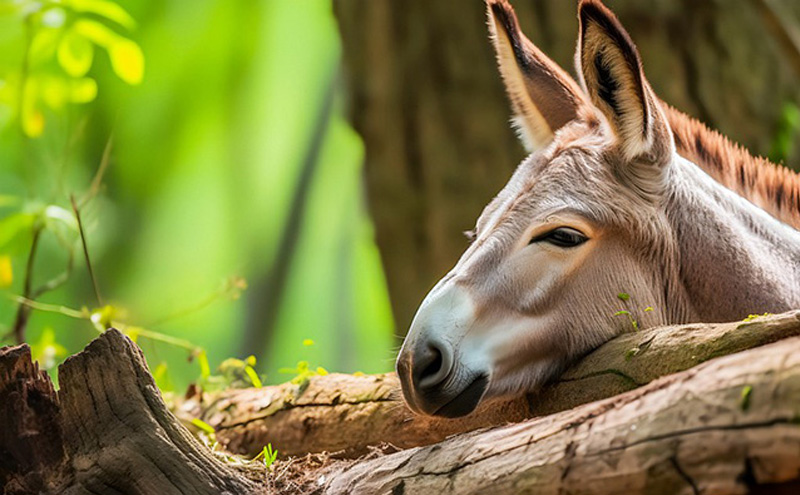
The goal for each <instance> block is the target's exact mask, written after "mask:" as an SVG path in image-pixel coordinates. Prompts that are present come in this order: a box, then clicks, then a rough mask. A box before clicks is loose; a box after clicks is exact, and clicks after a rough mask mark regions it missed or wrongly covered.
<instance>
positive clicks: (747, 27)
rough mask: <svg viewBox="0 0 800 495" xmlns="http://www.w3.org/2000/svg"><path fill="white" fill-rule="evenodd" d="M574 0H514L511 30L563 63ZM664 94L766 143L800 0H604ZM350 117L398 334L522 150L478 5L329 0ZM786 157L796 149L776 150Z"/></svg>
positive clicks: (761, 145) (573, 30) (777, 113)
mask: <svg viewBox="0 0 800 495" xmlns="http://www.w3.org/2000/svg"><path fill="white" fill-rule="evenodd" d="M576 3H577V2H575V1H564V0H515V1H513V4H514V7H515V9H516V10H517V13H518V15H519V18H520V22H521V24H522V28H523V30H524V31H525V32H526V33H527V34H528V36H529V37H530V38H531V39H532V40H533V41H534V42H535V43H536V44H537V45H538V46H539V47H540V48H542V49H543V50H544V51H545V53H547V54H548V55H550V56H551V57H552V58H553V59H554V60H556V61H557V62H558V63H559V64H561V65H562V67H564V68H565V69H568V70H571V69H572V67H573V63H572V60H573V50H574V47H575V42H576V39H577V19H576ZM606 4H607V5H608V6H609V7H611V8H612V9H613V10H614V11H615V12H616V13H617V15H618V16H619V17H620V19H621V21H622V23H623V24H624V25H625V27H626V28H627V29H628V30H629V31H630V33H631V35H632V37H633V39H634V41H635V42H636V44H637V45H638V47H639V50H640V52H641V54H642V58H643V61H644V66H645V72H646V74H647V77H648V78H649V80H650V82H651V83H652V84H653V86H654V88H655V90H656V92H657V93H658V94H659V96H661V98H662V99H664V100H665V101H666V102H668V103H670V104H672V105H674V106H675V107H677V108H678V109H680V110H682V111H684V112H686V113H688V114H689V115H692V116H695V117H697V118H699V119H701V120H702V121H704V122H705V123H706V124H708V125H710V126H711V127H712V128H716V129H718V130H720V131H721V132H723V133H724V134H725V135H727V136H729V137H731V138H732V139H734V140H736V141H738V142H740V143H742V144H744V145H745V146H747V147H748V148H749V149H751V150H752V151H753V152H755V153H757V154H762V155H763V154H767V153H769V151H770V148H771V146H772V142H773V140H774V137H775V135H776V133H777V132H778V131H777V129H778V127H779V122H780V121H781V114H782V111H783V107H784V104H785V103H787V102H791V101H794V102H796V101H798V96H800V58H799V57H800V55H799V54H800V51H798V48H797V47H798V40H800V37H798V26H800V4H798V2H793V1H791V0H726V1H720V0H653V1H647V2H642V1H641V0H607V1H606ZM334 7H335V12H336V15H337V17H338V20H339V24H340V31H341V36H342V40H343V45H344V63H345V66H346V73H347V76H348V78H347V82H348V90H349V95H350V105H349V107H350V117H351V121H352V123H353V125H354V126H355V128H356V130H357V131H358V132H359V133H360V134H361V136H362V138H363V140H364V143H365V146H366V183H367V192H368V198H369V203H370V209H371V212H372V216H373V219H374V221H375V225H376V236H377V242H378V246H379V248H380V250H381V254H382V257H383V262H384V267H385V270H386V276H387V280H388V284H389V291H390V294H391V300H392V304H393V310H394V314H395V319H396V323H397V330H398V333H401V334H402V333H404V332H405V331H406V330H407V328H408V325H409V324H410V322H411V318H412V317H413V315H414V312H415V310H416V308H417V306H418V305H419V303H420V301H421V300H422V298H423V297H424V295H425V294H426V292H427V291H428V290H429V289H430V288H431V287H432V286H433V284H434V283H435V282H436V280H437V279H439V278H440V277H441V276H442V275H443V274H444V273H445V272H446V271H447V270H448V269H449V268H450V267H451V266H453V265H454V264H455V262H456V260H457V259H458V257H459V255H460V254H461V253H462V252H463V251H464V249H465V248H466V241H465V239H464V237H463V236H462V235H461V232H463V231H465V230H469V229H471V228H472V227H473V226H474V224H475V220H476V219H477V217H478V215H479V214H480V212H481V210H482V208H483V207H484V206H485V205H486V204H487V203H488V202H489V200H490V199H491V198H492V197H493V196H494V195H495V194H496V193H497V192H498V191H499V190H500V189H501V188H502V186H503V185H504V184H505V182H506V181H507V180H508V178H509V177H510V175H511V172H512V171H513V169H514V168H515V167H516V165H517V164H518V163H519V162H520V160H521V159H522V158H523V157H524V151H523V148H522V146H521V145H520V144H519V143H518V142H517V139H516V137H515V136H514V133H513V132H512V131H511V129H510V127H509V125H508V122H509V116H510V111H509V106H508V102H507V101H506V97H505V94H504V90H503V87H502V84H501V81H500V76H499V75H498V73H497V69H496V64H495V60H494V53H493V51H492V49H491V47H490V45H489V41H488V34H487V29H486V20H485V12H484V5H483V2H481V1H477V0H474V1H468V2H465V1H463V0H437V1H435V2H431V1H428V0H379V1H369V2H367V1H359V0H335V1H334ZM788 161H789V164H790V165H791V166H793V167H794V168H795V169H797V168H798V165H800V155H799V154H798V153H794V154H793V155H790V156H789V157H788Z"/></svg>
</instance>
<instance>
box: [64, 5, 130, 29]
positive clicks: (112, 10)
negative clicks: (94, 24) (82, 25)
mask: <svg viewBox="0 0 800 495" xmlns="http://www.w3.org/2000/svg"><path fill="white" fill-rule="evenodd" d="M69 5H70V6H71V7H72V8H73V9H74V10H76V11H78V12H88V13H92V14H97V15H99V16H100V17H105V18H106V19H108V20H110V21H114V22H116V23H117V24H119V25H120V26H123V27H125V28H127V29H129V30H132V29H135V28H136V21H135V20H134V19H133V17H131V15H130V14H129V13H128V12H127V11H126V10H125V9H123V8H122V7H120V6H119V5H118V4H116V3H114V2H110V1H108V0H69Z"/></svg>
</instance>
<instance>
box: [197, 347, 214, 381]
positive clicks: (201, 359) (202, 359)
mask: <svg viewBox="0 0 800 495" xmlns="http://www.w3.org/2000/svg"><path fill="white" fill-rule="evenodd" d="M197 364H199V365H200V376H201V377H203V378H204V379H205V378H208V377H209V376H211V367H210V366H209V365H208V355H207V354H206V351H200V352H198V353H197Z"/></svg>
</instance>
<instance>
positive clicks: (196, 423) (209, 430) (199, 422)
mask: <svg viewBox="0 0 800 495" xmlns="http://www.w3.org/2000/svg"><path fill="white" fill-rule="evenodd" d="M192 425H194V426H196V427H197V428H199V429H201V430H203V431H204V432H206V433H208V434H209V435H213V434H214V433H216V431H215V430H214V427H213V426H211V425H210V424H208V423H206V422H205V421H203V420H202V419H198V418H194V419H193V420H192Z"/></svg>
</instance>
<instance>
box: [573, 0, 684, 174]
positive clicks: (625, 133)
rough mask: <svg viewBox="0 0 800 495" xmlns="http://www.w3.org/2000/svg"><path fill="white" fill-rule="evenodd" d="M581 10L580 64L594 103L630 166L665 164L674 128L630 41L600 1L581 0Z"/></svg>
mask: <svg viewBox="0 0 800 495" xmlns="http://www.w3.org/2000/svg"><path fill="white" fill-rule="evenodd" d="M578 9H579V13H578V17H579V19H580V38H579V41H578V53H577V57H576V58H577V61H576V62H577V65H578V67H579V71H578V72H579V73H580V74H581V75H582V77H583V85H584V87H585V88H586V92H587V94H588V95H589V98H590V99H591V100H592V103H593V104H594V105H595V106H596V107H597V108H598V109H599V110H600V111H601V112H602V113H603V114H604V115H605V116H606V119H607V120H608V122H609V123H610V124H611V127H612V130H613V131H614V134H616V136H617V138H618V140H619V144H620V145H621V148H622V151H623V154H624V155H625V157H626V158H627V159H628V160H633V159H634V158H637V157H638V158H647V159H648V160H647V161H649V162H651V163H655V162H662V163H663V161H664V160H666V159H667V158H668V156H671V154H669V153H668V152H669V151H670V149H671V143H672V139H671V132H670V129H669V124H668V122H667V119H666V116H665V115H664V113H663V111H662V110H661V106H660V103H659V102H658V98H657V97H656V96H655V94H654V93H653V90H652V89H651V88H650V85H649V84H648V82H647V80H646V79H645V77H644V72H643V71H642V62H641V59H640V57H639V52H638V51H637V50H636V46H635V45H634V44H633V41H631V37H630V35H628V33H627V31H625V28H623V27H622V24H620V22H619V21H618V20H617V18H616V16H615V15H614V14H613V13H612V12H611V11H610V10H608V8H606V7H605V6H604V5H603V4H602V3H601V2H600V1H599V0H582V1H581V3H580V6H579V8H578Z"/></svg>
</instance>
